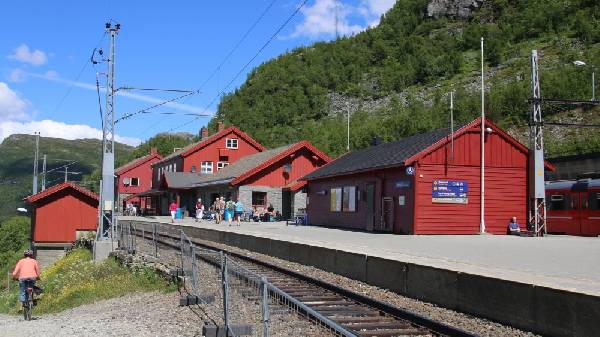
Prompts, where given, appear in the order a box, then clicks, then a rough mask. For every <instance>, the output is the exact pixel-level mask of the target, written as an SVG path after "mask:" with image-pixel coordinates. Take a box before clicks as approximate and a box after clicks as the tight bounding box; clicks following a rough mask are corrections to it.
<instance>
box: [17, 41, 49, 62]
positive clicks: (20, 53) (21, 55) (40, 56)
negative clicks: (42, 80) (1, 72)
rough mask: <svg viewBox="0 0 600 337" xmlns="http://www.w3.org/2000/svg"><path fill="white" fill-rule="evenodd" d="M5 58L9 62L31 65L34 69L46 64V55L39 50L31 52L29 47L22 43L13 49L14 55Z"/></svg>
mask: <svg viewBox="0 0 600 337" xmlns="http://www.w3.org/2000/svg"><path fill="white" fill-rule="evenodd" d="M7 57H8V58H9V59H11V60H16V61H19V62H23V63H27V64H31V65H32V66H36V67H38V66H41V65H44V64H46V63H47V62H48V56H47V55H46V53H44V52H43V51H41V50H39V49H36V50H34V51H31V50H30V49H29V46H27V45H26V44H24V43H23V44H21V45H20V46H18V47H17V48H15V52H14V54H11V55H8V56H7Z"/></svg>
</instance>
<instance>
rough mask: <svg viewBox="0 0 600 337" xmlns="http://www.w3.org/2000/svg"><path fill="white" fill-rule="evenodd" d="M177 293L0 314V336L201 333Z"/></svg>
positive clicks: (197, 324)
mask: <svg viewBox="0 0 600 337" xmlns="http://www.w3.org/2000/svg"><path fill="white" fill-rule="evenodd" d="M178 304H179V294H177V293H159V292H154V293H144V294H131V295H127V296H123V297H118V298H113V299H109V300H103V301H98V302H95V303H92V304H86V305H82V306H79V307H77V308H73V309H69V310H65V311H63V312H60V313H56V314H47V315H41V316H39V315H38V316H34V320H32V321H23V318H22V316H9V315H0V336H11V337H12V336H31V337H33V336H36V337H37V336H200V335H201V333H202V325H201V324H200V322H201V321H200V319H199V318H198V316H196V315H195V314H194V313H193V312H191V311H190V310H189V309H187V308H180V307H178Z"/></svg>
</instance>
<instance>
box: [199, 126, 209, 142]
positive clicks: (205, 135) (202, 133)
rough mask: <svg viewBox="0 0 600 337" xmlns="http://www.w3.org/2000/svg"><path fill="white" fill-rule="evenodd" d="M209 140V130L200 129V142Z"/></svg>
mask: <svg viewBox="0 0 600 337" xmlns="http://www.w3.org/2000/svg"><path fill="white" fill-rule="evenodd" d="M206 138H208V129H207V128H206V127H204V126H203V127H202V128H200V140H204V139H206Z"/></svg>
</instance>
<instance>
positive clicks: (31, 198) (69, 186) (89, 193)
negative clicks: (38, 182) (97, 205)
mask: <svg viewBox="0 0 600 337" xmlns="http://www.w3.org/2000/svg"><path fill="white" fill-rule="evenodd" d="M65 189H73V190H75V191H77V192H79V193H81V194H83V195H86V196H88V197H90V198H92V199H94V200H96V201H98V200H99V198H98V195H97V194H96V193H94V192H92V191H90V190H88V189H85V188H83V187H81V186H79V185H75V184H73V183H71V182H69V181H67V182H64V183H62V184H58V185H54V186H52V187H50V188H47V189H46V190H44V191H42V192H39V193H36V194H34V195H30V196H28V197H27V198H25V199H24V200H25V201H26V202H28V203H30V204H32V203H35V202H38V201H39V200H41V199H45V198H47V197H49V196H51V195H53V194H55V193H58V192H60V191H62V190H65Z"/></svg>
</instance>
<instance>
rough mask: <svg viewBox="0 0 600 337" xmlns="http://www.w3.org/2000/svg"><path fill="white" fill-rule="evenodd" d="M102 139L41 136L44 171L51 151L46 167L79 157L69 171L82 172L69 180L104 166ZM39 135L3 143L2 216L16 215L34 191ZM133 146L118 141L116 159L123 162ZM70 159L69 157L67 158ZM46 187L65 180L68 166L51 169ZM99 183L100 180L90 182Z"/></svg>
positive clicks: (11, 138) (0, 155) (0, 153)
mask: <svg viewBox="0 0 600 337" xmlns="http://www.w3.org/2000/svg"><path fill="white" fill-rule="evenodd" d="M101 143H102V142H101V141H99V140H96V139H78V140H65V139H59V138H46V137H40V152H39V153H40V162H39V171H40V172H41V171H42V158H43V155H44V154H46V155H47V165H46V169H47V170H48V171H49V170H51V169H53V168H57V167H60V166H63V165H65V164H67V163H69V162H70V161H77V163H76V164H73V165H71V166H69V168H68V171H69V172H80V174H77V175H69V180H74V181H79V180H81V178H82V176H83V175H85V174H89V173H91V172H92V171H93V170H94V169H96V168H98V167H99V166H100V161H101V156H100V155H101V150H102V147H101ZM34 151H35V137H34V136H32V135H11V136H9V137H8V138H6V139H4V141H3V142H2V144H0V158H1V159H0V220H1V219H5V218H7V217H9V216H12V215H14V214H15V212H16V208H17V207H19V205H21V204H22V202H21V200H22V199H23V198H24V197H26V196H27V195H29V194H31V188H32V187H31V186H32V173H33V157H34ZM132 151H133V148H132V147H130V146H128V145H124V144H119V143H117V144H116V154H115V155H116V161H117V162H121V161H122V160H126V159H128V158H129V157H130V153H131V152H132ZM65 160H66V161H65ZM46 181H47V183H46V187H50V186H52V185H55V184H58V183H60V182H62V181H64V169H60V170H57V171H55V172H52V173H49V174H48V176H47V179H46ZM90 183H94V184H98V182H97V181H96V182H90ZM39 189H41V176H40V177H39V178H38V190H39Z"/></svg>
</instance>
